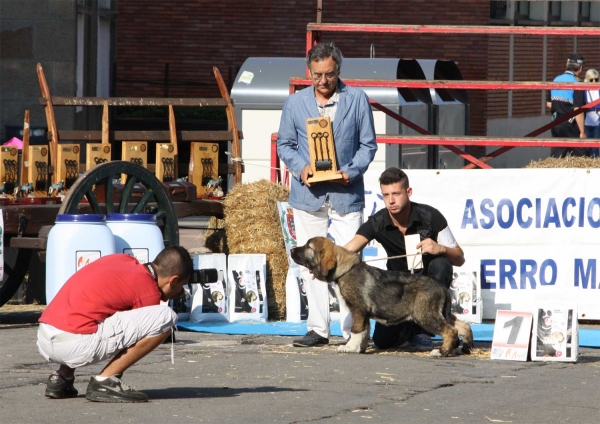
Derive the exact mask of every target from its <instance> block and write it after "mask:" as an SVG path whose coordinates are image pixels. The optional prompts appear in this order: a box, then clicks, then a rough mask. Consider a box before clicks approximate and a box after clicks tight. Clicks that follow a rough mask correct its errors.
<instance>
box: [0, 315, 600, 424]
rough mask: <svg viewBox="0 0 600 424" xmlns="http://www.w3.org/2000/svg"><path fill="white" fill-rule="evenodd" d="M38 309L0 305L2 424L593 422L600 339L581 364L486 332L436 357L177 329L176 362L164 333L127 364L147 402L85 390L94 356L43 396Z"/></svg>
mask: <svg viewBox="0 0 600 424" xmlns="http://www.w3.org/2000/svg"><path fill="white" fill-rule="evenodd" d="M2 310H4V312H3V311H2ZM38 314H39V313H38ZM35 318H36V313H35V311H33V312H32V311H30V312H28V314H19V312H18V308H16V309H15V310H13V311H11V312H10V313H9V312H7V309H5V308H2V309H0V323H1V324H0V422H1V423H2V424H4V423H7V424H8V423H44V422H61V423H86V424H87V423H97V422H111V423H122V422H131V423H167V422H169V423H179V422H181V423H186V422H190V423H198V422H213V423H223V422H228V423H244V424H251V423H268V422H278V423H308V422H310V423H340V422H342V423H368V422H377V423H410V424H413V423H433V422H436V423H457V424H458V423H491V422H492V423H525V424H536V423H544V424H546V423H550V422H556V423H571V422H572V423H579V424H597V423H598V422H600V406H599V396H598V395H599V394H600V350H599V349H582V351H581V355H580V358H579V362H578V363H577V364H565V363H562V364H561V363H539V362H536V363H532V362H508V361H491V360H489V359H487V356H488V355H489V345H488V344H476V347H477V348H478V349H477V350H476V355H474V356H460V357H453V358H444V359H438V358H429V357H427V356H424V355H423V354H419V353H411V352H402V351H383V352H374V351H372V350H371V353H368V354H365V355H340V354H338V353H337V352H336V351H335V347H334V346H328V347H324V348H312V349H297V348H293V347H292V346H291V341H292V338H290V337H266V336H223V335H212V334H200V333H187V332H185V333H184V332H179V333H177V339H178V340H177V343H176V344H175V364H174V365H173V364H171V355H170V345H162V346H160V347H159V348H158V349H157V350H155V351H154V352H152V353H151V354H150V355H148V356H147V357H146V358H144V359H143V360H142V361H141V362H140V363H138V364H136V365H135V366H134V367H132V368H131V369H130V370H129V371H128V372H127V373H126V374H125V377H124V381H125V382H127V383H128V384H130V385H132V386H135V387H136V388H138V389H139V390H143V391H145V392H146V393H147V394H148V395H149V396H150V398H151V401H150V402H148V403H144V404H102V403H92V402H88V401H86V400H85V398H84V397H83V395H84V393H85V389H86V387H87V381H88V380H89V377H90V375H93V374H95V373H98V372H99V371H100V368H101V366H100V365H98V366H91V367H87V368H83V369H81V370H80V372H78V374H77V380H76V382H75V386H76V388H77V389H78V390H79V392H80V396H79V397H78V398H76V399H68V400H50V399H46V398H45V397H44V388H45V382H46V379H47V376H48V374H49V373H50V372H51V371H52V370H53V369H54V368H55V367H54V366H53V365H51V364H47V363H45V362H44V360H43V359H42V357H41V356H40V355H39V354H38V353H37V348H36V346H35V339H36V331H37V326H36V325H35V324H27V323H26V322H27V321H35ZM8 322H12V323H11V324H9V323H8ZM19 322H20V323H19ZM333 342H334V343H339V342H340V339H335V340H333Z"/></svg>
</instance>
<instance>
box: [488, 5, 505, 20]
mask: <svg viewBox="0 0 600 424" xmlns="http://www.w3.org/2000/svg"><path fill="white" fill-rule="evenodd" d="M507 3H508V2H506V1H490V19H506V18H507V16H506V13H507V10H508V4H507Z"/></svg>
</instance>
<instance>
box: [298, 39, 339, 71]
mask: <svg viewBox="0 0 600 424" xmlns="http://www.w3.org/2000/svg"><path fill="white" fill-rule="evenodd" d="M328 57H331V58H332V59H333V61H334V62H335V65H336V66H335V70H336V71H339V70H340V69H341V68H342V61H343V60H344V56H342V52H341V51H340V49H338V48H337V47H336V46H335V44H334V43H319V44H317V45H316V46H314V47H313V48H312V49H310V50H309V51H308V55H307V56H306V66H308V69H310V65H311V63H312V62H320V61H322V60H324V59H327V58H328Z"/></svg>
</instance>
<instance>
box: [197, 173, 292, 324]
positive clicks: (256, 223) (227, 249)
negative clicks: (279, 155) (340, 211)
mask: <svg viewBox="0 0 600 424" xmlns="http://www.w3.org/2000/svg"><path fill="white" fill-rule="evenodd" d="M289 195H290V192H289V189H288V188H286V187H283V186H281V185H278V184H273V183H271V182H269V181H267V180H260V181H256V182H254V183H250V184H242V185H238V186H236V187H234V188H233V189H232V190H231V191H230V192H229V193H228V194H227V196H225V199H224V200H223V213H224V215H225V219H224V220H223V227H224V228H225V231H224V232H223V231H220V232H221V233H225V234H221V235H217V234H218V233H219V231H216V232H213V233H211V234H210V235H207V236H206V240H207V247H209V246H208V243H209V239H211V240H210V243H211V247H209V248H211V250H212V248H215V249H221V251H222V252H223V253H228V254H231V253H233V254H239V253H265V254H266V255H267V279H266V286H267V299H268V308H269V319H270V320H280V319H284V318H285V279H286V276H287V270H288V260H287V254H286V251H285V244H284V242H283V234H282V231H281V224H280V223H279V213H278V210H277V202H278V201H282V202H285V201H287V200H288V199H289ZM212 224H213V220H212V219H211V224H209V227H210V228H213V227H214V226H216V227H217V228H218V227H219V225H221V223H219V222H218V221H215V223H214V225H212ZM219 237H221V239H222V240H219V243H216V241H217V240H218V239H219Z"/></svg>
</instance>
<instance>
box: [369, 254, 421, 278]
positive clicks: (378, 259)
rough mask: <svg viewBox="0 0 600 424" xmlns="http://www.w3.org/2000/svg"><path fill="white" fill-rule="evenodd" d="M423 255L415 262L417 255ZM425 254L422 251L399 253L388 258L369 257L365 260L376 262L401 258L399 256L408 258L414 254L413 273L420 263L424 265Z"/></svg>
mask: <svg viewBox="0 0 600 424" xmlns="http://www.w3.org/2000/svg"><path fill="white" fill-rule="evenodd" d="M419 255H421V260H420V261H419V262H417V263H415V261H416V260H417V256H419ZM422 255H423V254H422V253H421V252H419V253H411V254H410V255H398V256H388V257H387V258H377V259H368V260H366V261H363V262H374V261H386V260H388V259H399V258H408V257H409V256H414V258H413V263H412V269H411V270H410V272H411V273H412V274H414V273H415V268H416V267H417V266H419V265H421V266H423V256H422Z"/></svg>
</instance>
